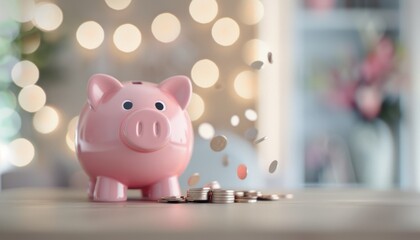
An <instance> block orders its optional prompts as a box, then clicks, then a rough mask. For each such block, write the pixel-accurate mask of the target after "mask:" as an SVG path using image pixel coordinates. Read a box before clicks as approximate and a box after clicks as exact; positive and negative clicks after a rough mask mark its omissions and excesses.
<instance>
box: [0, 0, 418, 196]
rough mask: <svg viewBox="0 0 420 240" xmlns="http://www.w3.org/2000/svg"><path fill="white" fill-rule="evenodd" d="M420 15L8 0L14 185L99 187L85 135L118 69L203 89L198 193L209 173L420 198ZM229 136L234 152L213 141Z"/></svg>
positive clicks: (387, 9)
mask: <svg viewBox="0 0 420 240" xmlns="http://www.w3.org/2000/svg"><path fill="white" fill-rule="evenodd" d="M416 9H420V2H418V1H415V0H406V1H395V0H300V1H292V0H282V1H269V0H232V1H220V0H219V1H216V0H179V1H168V0H142V1H131V0H95V1H64V0H56V1H54V0H51V1H49V0H0V174H1V178H0V179H1V180H0V186H1V188H0V189H9V188H17V187H69V188H84V187H86V185H87V177H86V175H85V174H84V172H83V171H82V169H81V167H80V165H79V163H78V160H77V157H76V155H75V152H74V137H75V127H76V125H77V120H78V114H79V112H80V110H81V109H82V107H83V105H84V104H85V102H86V85H87V81H88V79H89V77H90V76H91V75H92V74H95V73H106V74H110V75H112V76H114V77H116V78H117V79H119V80H120V81H130V80H141V81H150V82H160V81H162V80H164V79H166V78H167V77H170V76H172V75H178V74H183V75H187V76H189V77H190V78H191V79H192V81H193V92H194V94H193V97H192V101H191V104H190V106H189V108H188V112H189V114H190V116H191V120H192V121H193V126H194V131H195V135H196V137H195V146H194V153H193V157H192V160H191V162H190V165H189V166H188V168H187V170H186V171H185V172H184V174H183V175H182V176H181V177H180V183H181V186H182V188H183V189H186V188H188V187H189V186H188V184H187V182H188V179H189V177H190V176H191V175H193V174H194V173H198V174H199V175H200V180H199V182H198V185H199V186H200V185H201V186H202V185H204V184H205V183H207V182H210V181H215V180H216V181H218V182H219V183H220V184H221V185H222V187H233V188H256V187H259V188H279V189H284V188H304V187H361V188H370V189H390V188H401V189H410V190H420V148H417V147H416V144H417V143H419V142H420V128H419V124H418V123H420V111H419V110H418V108H417V103H419V102H420V81H419V80H418V79H419V78H420V71H419V70H418V69H419V68H418V67H416V66H420V27H419V26H418V24H416V23H419V22H420V16H418V14H417V13H416ZM218 134H223V135H226V136H227V138H228V145H227V147H226V149H224V150H223V151H222V152H214V151H212V150H211V148H210V146H209V143H210V140H211V138H212V137H213V136H215V135H218ZM264 137H266V139H265V140H264V141H262V142H260V143H256V142H255V141H256V140H258V139H261V138H264ZM240 164H244V165H245V166H246V168H247V173H248V174H247V177H246V178H245V179H240V178H238V176H237V167H238V166H239V165H240Z"/></svg>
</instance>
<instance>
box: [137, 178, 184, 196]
mask: <svg viewBox="0 0 420 240" xmlns="http://www.w3.org/2000/svg"><path fill="white" fill-rule="evenodd" d="M143 193H144V195H145V196H146V197H147V198H148V199H150V200H158V199H160V198H161V197H167V196H180V195H181V189H180V188H179V182H178V177H177V176H172V177H169V178H164V179H162V180H160V181H158V182H156V183H155V184H153V185H150V186H149V187H148V188H146V189H144V190H143Z"/></svg>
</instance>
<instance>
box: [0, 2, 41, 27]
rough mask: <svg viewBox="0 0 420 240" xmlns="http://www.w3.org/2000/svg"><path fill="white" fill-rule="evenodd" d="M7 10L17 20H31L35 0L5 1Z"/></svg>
mask: <svg viewBox="0 0 420 240" xmlns="http://www.w3.org/2000/svg"><path fill="white" fill-rule="evenodd" d="M5 5H6V6H7V7H8V9H7V12H8V13H9V16H10V17H11V18H12V19H13V20H15V21H17V22H22V23H23V22H28V21H31V20H32V18H33V16H34V10H35V1H34V0H13V1H7V4H3V5H2V6H5ZM3 13H4V12H3Z"/></svg>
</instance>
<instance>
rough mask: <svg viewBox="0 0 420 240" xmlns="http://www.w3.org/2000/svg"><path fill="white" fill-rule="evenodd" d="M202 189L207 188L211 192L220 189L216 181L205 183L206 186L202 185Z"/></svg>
mask: <svg viewBox="0 0 420 240" xmlns="http://www.w3.org/2000/svg"><path fill="white" fill-rule="evenodd" d="M204 187H208V188H210V189H211V190H213V189H220V188H221V187H220V183H219V182H218V181H212V182H209V183H206V184H204Z"/></svg>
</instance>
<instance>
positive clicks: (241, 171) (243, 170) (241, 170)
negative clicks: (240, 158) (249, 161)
mask: <svg viewBox="0 0 420 240" xmlns="http://www.w3.org/2000/svg"><path fill="white" fill-rule="evenodd" d="M236 174H237V175H238V178H239V179H241V180H244V179H245V178H246V176H247V175H248V168H247V167H246V165H245V164H240V165H239V166H238V169H237V170H236Z"/></svg>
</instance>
